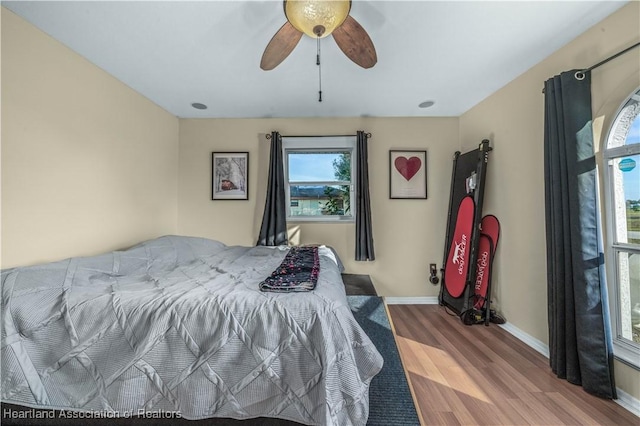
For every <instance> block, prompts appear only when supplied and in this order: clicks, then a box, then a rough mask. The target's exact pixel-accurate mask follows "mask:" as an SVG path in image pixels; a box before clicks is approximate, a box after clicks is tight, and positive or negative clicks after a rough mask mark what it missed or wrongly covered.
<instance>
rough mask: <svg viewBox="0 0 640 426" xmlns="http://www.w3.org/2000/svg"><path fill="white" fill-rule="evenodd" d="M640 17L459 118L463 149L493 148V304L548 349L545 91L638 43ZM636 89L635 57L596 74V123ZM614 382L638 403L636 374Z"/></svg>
mask: <svg viewBox="0 0 640 426" xmlns="http://www.w3.org/2000/svg"><path fill="white" fill-rule="evenodd" d="M639 17H640V3H638V2H632V3H630V4H629V5H627V6H625V7H623V8H622V9H620V10H619V11H618V12H616V13H614V14H613V15H611V16H610V17H609V18H607V19H605V20H603V21H602V22H601V23H599V24H597V25H596V26H594V27H593V28H591V29H590V30H589V31H587V32H585V33H584V34H582V35H580V36H579V37H578V38H577V39H575V40H574V41H572V42H571V43H569V44H568V45H566V46H565V47H563V48H562V49H560V50H558V51H557V52H556V53H554V54H553V55H551V56H550V57H549V58H547V59H545V60H544V61H542V62H541V63H540V64H538V65H536V66H535V67H533V68H531V69H530V70H528V71H527V72H525V73H524V74H523V75H521V76H520V77H518V78H517V79H515V80H514V81H513V82H511V83H510V84H508V85H507V86H505V87H504V88H502V89H501V90H499V91H498V92H497V93H495V94H494V95H492V96H490V97H489V98H487V99H486V100H484V101H483V102H482V103H480V104H479V105H477V106H475V107H474V108H472V109H471V110H470V111H468V112H466V113H465V114H463V115H462V116H461V117H460V139H461V144H462V146H463V147H464V148H465V149H468V148H472V147H474V144H475V139H477V137H478V135H482V136H485V135H487V136H489V137H490V139H491V141H492V144H493V147H494V148H495V150H494V151H493V152H492V153H491V163H490V164H489V168H488V177H487V193H486V199H485V208H484V212H485V213H493V214H495V215H496V216H497V217H498V218H499V219H500V222H501V225H502V235H501V238H500V247H499V248H498V253H497V257H496V264H495V269H494V274H495V275H494V276H493V277H494V280H495V281H494V285H495V287H494V289H495V292H494V295H495V299H496V301H497V303H498V304H499V307H500V309H501V310H502V311H503V312H504V314H505V316H506V317H507V319H508V320H509V321H510V322H511V323H512V324H513V325H515V326H516V327H518V328H520V329H522V330H524V331H525V332H527V333H528V334H530V335H532V336H534V337H536V338H538V339H540V340H542V341H543V342H545V343H547V342H548V329H547V309H546V305H547V298H546V297H547V289H546V279H547V276H546V246H545V244H546V243H545V223H544V214H545V213H544V184H543V178H544V165H543V137H544V136H543V129H544V95H543V94H542V87H543V83H544V81H545V80H547V79H548V78H550V77H552V76H554V75H557V74H559V73H561V72H562V71H567V70H570V69H573V68H583V67H589V66H591V65H592V64H595V63H597V62H599V61H600V60H602V59H603V58H606V57H608V56H610V55H612V54H614V53H616V52H618V51H620V50H622V49H624V48H625V47H627V46H630V45H632V44H634V43H635V42H638V41H639V40H640V19H639ZM639 85H640V49H635V50H634V51H632V52H629V53H627V54H626V55H624V56H621V57H620V58H618V59H615V60H614V61H612V62H610V63H608V64H606V65H604V66H602V67H600V68H598V69H596V70H594V71H593V72H592V92H593V111H594V117H596V121H599V122H600V123H603V122H604V123H605V124H604V125H605V128H607V126H608V125H609V123H610V121H611V118H612V115H613V114H615V112H616V109H617V108H618V107H619V106H620V104H621V103H622V102H623V100H624V99H625V97H626V96H627V95H628V94H630V93H631V91H632V90H634V89H635V88H637V87H638V86H639ZM605 133H606V132H605ZM603 137H604V135H603ZM616 381H617V384H618V386H619V387H620V388H621V389H623V390H625V391H626V392H627V393H630V394H631V395H633V396H634V397H635V398H640V373H639V372H638V371H637V370H633V369H630V368H629V367H627V366H625V365H623V364H621V363H616Z"/></svg>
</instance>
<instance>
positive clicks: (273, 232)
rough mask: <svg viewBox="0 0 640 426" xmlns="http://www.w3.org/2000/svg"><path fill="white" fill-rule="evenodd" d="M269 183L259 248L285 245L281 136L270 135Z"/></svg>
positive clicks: (285, 220) (285, 218)
mask: <svg viewBox="0 0 640 426" xmlns="http://www.w3.org/2000/svg"><path fill="white" fill-rule="evenodd" d="M268 179H269V181H268V182H267V199H266V201H265V205H264V215H263V216H262V226H261V227H260V234H259V235H258V243H257V244H256V245H259V246H279V245H284V244H287V242H288V239H287V217H286V215H287V211H286V204H285V203H286V198H285V194H284V165H283V158H282V136H280V133H278V132H272V133H271V153H270V155H269V178H268Z"/></svg>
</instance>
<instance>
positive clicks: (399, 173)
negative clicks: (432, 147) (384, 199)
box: [389, 150, 427, 199]
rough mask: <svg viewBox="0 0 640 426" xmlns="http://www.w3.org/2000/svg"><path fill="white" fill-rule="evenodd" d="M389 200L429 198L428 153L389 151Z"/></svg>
mask: <svg viewBox="0 0 640 426" xmlns="http://www.w3.org/2000/svg"><path fill="white" fill-rule="evenodd" d="M389 198H400V199H403V198H417V199H426V198H427V151H410V150H391V151H389Z"/></svg>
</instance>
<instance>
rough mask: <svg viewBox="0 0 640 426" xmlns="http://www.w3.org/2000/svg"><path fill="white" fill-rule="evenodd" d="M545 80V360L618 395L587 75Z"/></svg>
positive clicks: (593, 389)
mask: <svg viewBox="0 0 640 426" xmlns="http://www.w3.org/2000/svg"><path fill="white" fill-rule="evenodd" d="M578 77H583V78H582V79H579V78H576V72H575V71H567V72H564V73H562V74H560V75H559V76H555V77H553V78H551V79H549V80H547V81H546V82H545V87H544V93H545V120H544V121H545V129H544V174H545V218H546V238H547V296H548V305H549V306H548V309H549V352H550V354H549V358H550V360H549V362H550V365H551V369H552V370H553V372H554V373H555V374H556V375H557V376H558V377H560V378H563V379H566V380H567V381H569V382H570V383H574V384H577V385H582V387H583V388H584V389H585V390H586V391H587V392H589V393H592V394H594V395H597V396H600V397H602V398H616V397H617V396H616V387H615V382H614V378H613V350H612V348H613V343H612V338H611V328H610V324H609V312H608V305H607V293H606V282H605V274H604V256H603V253H602V252H603V250H602V242H601V238H600V229H599V226H600V221H599V214H598V211H599V210H598V209H599V206H598V199H597V192H596V191H597V183H598V180H597V175H596V163H595V156H594V151H593V136H592V132H591V74H590V73H589V72H586V73H582V74H578Z"/></svg>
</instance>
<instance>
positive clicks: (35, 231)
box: [1, 8, 178, 268]
mask: <svg viewBox="0 0 640 426" xmlns="http://www.w3.org/2000/svg"><path fill="white" fill-rule="evenodd" d="M1 28H2V117H1V118H2V134H1V136H2V151H1V154H2V267H3V268H6V267H11V266H16V265H25V264H33V263H38V262H43V261H51V260H56V259H61V258H65V257H69V256H75V255H90V254H95V253H99V252H103V251H106V250H110V249H115V248H122V247H125V246H128V245H131V244H134V243H137V242H139V241H141V240H144V239H147V238H150V237H155V236H159V235H162V234H167V233H175V232H176V226H177V170H178V169H177V161H176V158H177V156H178V119H177V118H175V117H173V116H171V115H170V114H168V113H167V112H166V111H164V110H162V109H161V108H159V107H158V106H156V105H154V104H153V103H151V102H150V101H149V100H147V99H146V98H143V97H142V96H141V95H139V94H138V93H136V92H134V91H133V90H131V89H130V88H128V87H127V86H125V85H124V84H122V83H121V82H119V81H118V80H116V79H114V78H113V77H111V76H110V75H108V74H107V73H105V72H104V71H102V70H100V69H99V68H97V67H96V66H95V65H92V64H90V63H89V62H88V61H86V60H84V59H82V58H81V57H80V56H78V55H76V54H75V53H74V52H72V51H71V50H69V49H68V48H66V47H64V46H63V45H61V44H60V43H58V42H57V41H54V40H53V39H52V38H50V37H49V36H47V35H45V34H44V33H42V32H41V31H39V30H37V29H36V28H35V27H33V26H32V25H31V24H28V23H26V22H25V21H23V20H22V19H21V18H19V17H18V16H16V15H15V14H13V13H12V12H10V11H8V10H7V9H4V8H2V27H1Z"/></svg>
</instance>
